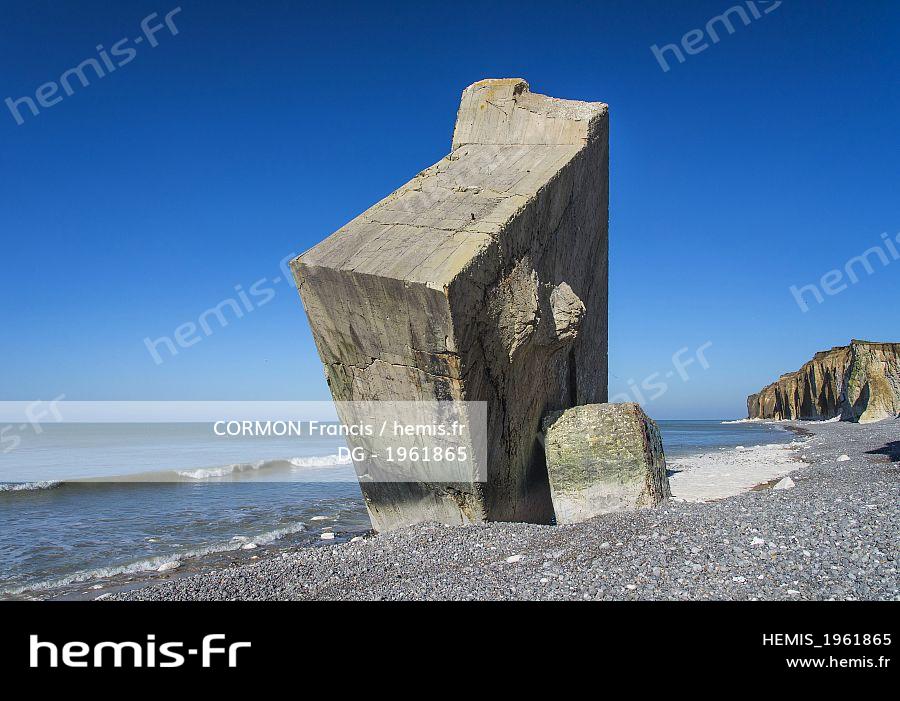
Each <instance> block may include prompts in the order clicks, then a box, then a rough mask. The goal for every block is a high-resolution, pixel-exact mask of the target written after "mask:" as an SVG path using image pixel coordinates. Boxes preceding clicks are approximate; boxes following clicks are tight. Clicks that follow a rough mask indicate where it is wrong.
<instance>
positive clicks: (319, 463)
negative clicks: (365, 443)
mask: <svg viewBox="0 0 900 701" xmlns="http://www.w3.org/2000/svg"><path fill="white" fill-rule="evenodd" d="M288 462H290V463H291V465H293V466H294V467H333V466H334V467H336V466H338V465H352V464H353V461H352V460H351V459H350V456H349V455H322V456H316V457H309V458H291V459H290V460H289V461H288Z"/></svg>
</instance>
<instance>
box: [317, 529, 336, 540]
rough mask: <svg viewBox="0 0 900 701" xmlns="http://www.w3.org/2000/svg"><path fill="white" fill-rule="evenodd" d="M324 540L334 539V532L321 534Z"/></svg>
mask: <svg viewBox="0 0 900 701" xmlns="http://www.w3.org/2000/svg"><path fill="white" fill-rule="evenodd" d="M319 537H320V538H321V539H322V540H334V533H332V532H331V531H326V532H325V533H322V534H321V535H320V536H319Z"/></svg>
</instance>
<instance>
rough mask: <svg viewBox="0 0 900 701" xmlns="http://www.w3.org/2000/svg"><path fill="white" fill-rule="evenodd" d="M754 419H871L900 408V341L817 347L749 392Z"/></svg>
mask: <svg viewBox="0 0 900 701" xmlns="http://www.w3.org/2000/svg"><path fill="white" fill-rule="evenodd" d="M747 409H748V415H749V417H750V418H751V419H755V418H760V419H806V420H827V419H833V418H840V419H841V420H843V421H857V422H859V423H871V422H874V421H881V420H883V419H887V418H893V417H896V416H897V415H898V414H900V343H871V342H868V341H852V342H851V343H850V345H849V346H838V347H836V348H832V349H831V350H830V351H825V352H822V353H817V354H816V355H815V357H814V358H813V359H812V360H811V361H810V362H808V363H806V365H804V366H803V367H802V368H801V369H800V370H799V371H797V372H794V373H789V374H787V375H783V376H782V377H781V378H779V380H778V381H777V382H775V383H773V384H771V385H769V386H768V387H765V388H764V389H763V390H762V391H760V392H759V393H758V394H752V395H750V396H749V397H748V398H747Z"/></svg>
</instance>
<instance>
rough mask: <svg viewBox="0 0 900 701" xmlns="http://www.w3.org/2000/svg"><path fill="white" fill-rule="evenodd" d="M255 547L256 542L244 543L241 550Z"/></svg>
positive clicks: (254, 548)
mask: <svg viewBox="0 0 900 701" xmlns="http://www.w3.org/2000/svg"><path fill="white" fill-rule="evenodd" d="M257 547H258V546H257V545H256V543H244V544H243V545H242V546H241V550H256V548H257Z"/></svg>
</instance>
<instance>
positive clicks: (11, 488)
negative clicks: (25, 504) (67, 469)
mask: <svg viewBox="0 0 900 701" xmlns="http://www.w3.org/2000/svg"><path fill="white" fill-rule="evenodd" d="M59 485H60V483H59V482H54V481H51V480H44V481H40V482H14V483H6V484H0V492H37V491H39V490H41V489H55V488H56V487H58V486H59Z"/></svg>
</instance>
